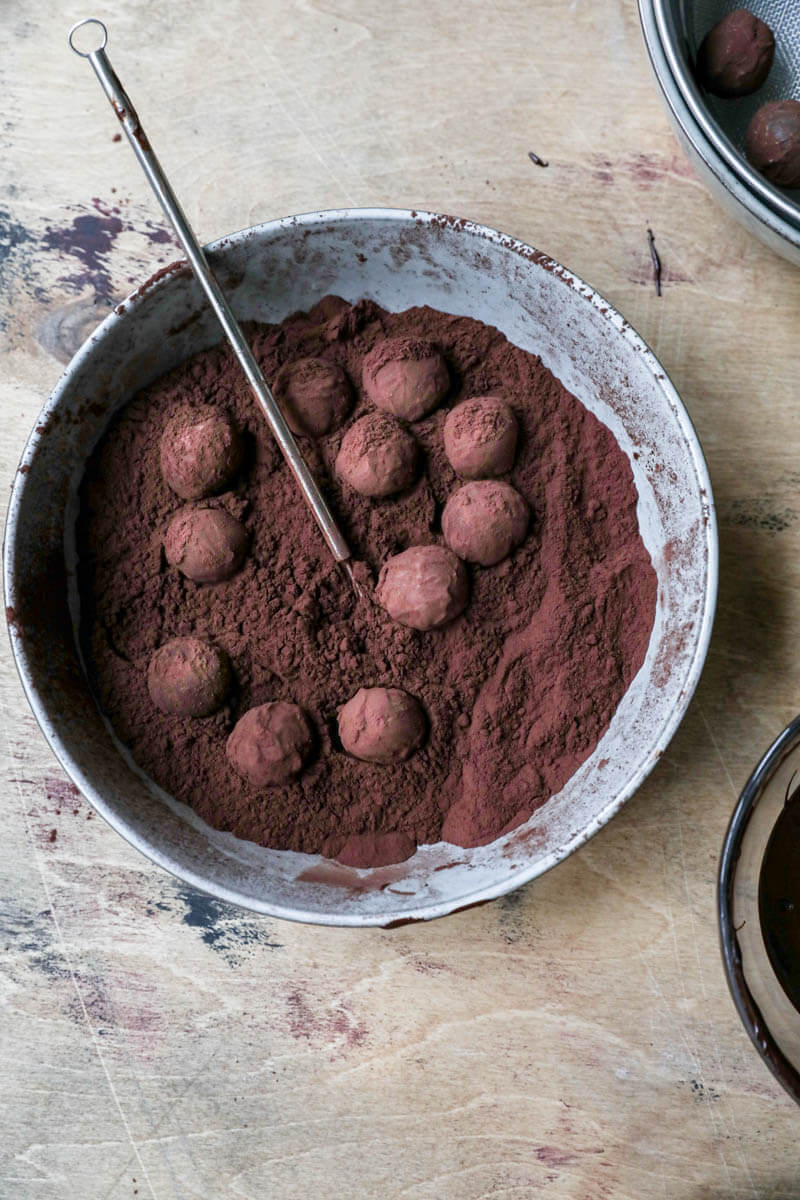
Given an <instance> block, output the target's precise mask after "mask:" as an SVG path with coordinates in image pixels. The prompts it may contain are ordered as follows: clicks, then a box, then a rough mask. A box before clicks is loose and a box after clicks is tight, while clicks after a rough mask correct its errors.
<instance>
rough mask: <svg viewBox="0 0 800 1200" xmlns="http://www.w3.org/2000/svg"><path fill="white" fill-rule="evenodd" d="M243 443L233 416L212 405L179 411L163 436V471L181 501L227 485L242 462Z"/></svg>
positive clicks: (212, 491) (165, 480)
mask: <svg viewBox="0 0 800 1200" xmlns="http://www.w3.org/2000/svg"><path fill="white" fill-rule="evenodd" d="M243 453H244V446H243V443H242V438H241V435H240V434H239V431H238V430H237V429H236V428H235V426H234V425H233V423H232V422H231V420H230V418H229V417H228V416H227V415H226V414H225V413H220V412H218V411H217V410H216V409H214V408H212V407H211V406H210V405H209V406H205V407H203V408H199V409H189V410H187V411H185V412H179V413H176V415H175V416H174V417H172V418H171V420H169V421H168V422H167V425H166V428H165V429H164V432H163V434H162V436H161V446H160V458H161V474H162V475H163V476H164V482H165V483H166V484H167V486H168V487H170V488H171V489H172V491H173V492H175V494H176V495H177V496H180V498H181V499H182V500H201V499H203V497H205V496H212V495H213V494H214V492H219V491H221V490H222V488H224V487H225V484H226V483H228V482H229V481H230V480H231V479H232V478H233V476H234V475H235V474H236V472H237V471H238V470H239V467H240V466H241V465H242V458H243Z"/></svg>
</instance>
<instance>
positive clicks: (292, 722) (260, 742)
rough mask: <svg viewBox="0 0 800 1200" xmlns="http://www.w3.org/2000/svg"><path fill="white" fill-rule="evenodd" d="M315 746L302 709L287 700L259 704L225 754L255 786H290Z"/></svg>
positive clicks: (240, 723)
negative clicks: (287, 782)
mask: <svg viewBox="0 0 800 1200" xmlns="http://www.w3.org/2000/svg"><path fill="white" fill-rule="evenodd" d="M313 743H314V737H313V734H312V732H311V726H310V725H309V723H308V718H307V717H306V715H305V713H304V712H303V710H302V708H298V706H297V705H296V704H288V703H287V702H286V701H285V700H274V701H270V703H268V704H259V706H258V707H257V708H251V709H249V711H248V712H246V713H245V714H244V716H243V717H240V718H239V720H238V721H237V722H236V724H235V725H234V727H233V733H232V734H231V736H230V737H229V738H228V742H227V745H226V747H225V752H226V754H227V755H228V759H229V761H230V764H231V766H232V767H233V769H234V770H235V771H236V772H237V773H238V774H239V775H241V776H242V778H243V779H246V780H247V782H248V783H251V784H252V785H253V787H266V786H268V785H270V784H276V783H286V781H287V780H288V779H291V778H292V776H293V775H297V774H298V772H300V771H302V769H303V767H304V766H305V764H306V762H307V761H308V757H309V755H310V753H311V749H312V746H313Z"/></svg>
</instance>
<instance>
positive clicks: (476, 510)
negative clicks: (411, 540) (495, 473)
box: [442, 479, 528, 567]
mask: <svg viewBox="0 0 800 1200" xmlns="http://www.w3.org/2000/svg"><path fill="white" fill-rule="evenodd" d="M527 529H528V506H527V504H526V503H525V501H524V500H523V499H522V496H520V494H519V492H518V491H517V490H516V488H513V487H512V486H511V484H510V483H502V482H501V481H500V480H496V479H481V480H476V481H474V482H472V483H465V484H464V485H463V487H460V488H459V489H458V491H456V492H453V494H452V496H451V497H450V499H449V500H448V501H447V504H446V505H445V506H444V512H443V513H442V533H443V534H444V540H445V541H446V542H447V544H448V546H449V547H450V549H451V550H453V551H454V552H455V553H456V554H457V555H458V556H459V558H463V559H465V560H466V561H467V562H472V563H479V564H480V565H481V566H483V567H491V566H494V564H495V563H499V562H500V561H501V559H504V558H506V557H507V556H508V555H509V554H510V553H511V551H512V550H513V549H514V548H515V547H516V546H519V544H520V543H521V542H522V541H523V539H524V537H525V534H526V532H527Z"/></svg>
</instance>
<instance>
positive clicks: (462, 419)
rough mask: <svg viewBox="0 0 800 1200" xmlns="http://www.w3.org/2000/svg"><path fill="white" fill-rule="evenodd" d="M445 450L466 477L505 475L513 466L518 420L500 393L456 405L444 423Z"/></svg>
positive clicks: (451, 462) (453, 465)
mask: <svg viewBox="0 0 800 1200" xmlns="http://www.w3.org/2000/svg"><path fill="white" fill-rule="evenodd" d="M443 437H444V452H445V454H446V455H447V457H448V459H449V461H450V466H451V467H452V468H453V470H454V471H455V472H456V473H457V474H458V475H460V476H461V477H462V478H463V479H485V478H486V477H487V476H488V475H504V474H505V473H506V471H510V470H511V468H512V467H513V465H514V454H515V453H516V449H517V419H516V417H515V416H514V414H513V412H512V411H511V409H510V408H509V407H508V405H507V404H505V403H504V402H503V401H502V400H501V399H500V397H499V396H474V397H473V398H472V399H471V400H464V401H463V402H462V403H461V404H457V405H456V407H455V408H454V409H452V410H451V411H450V412H449V413H448V414H447V418H446V420H445V423H444V434H443Z"/></svg>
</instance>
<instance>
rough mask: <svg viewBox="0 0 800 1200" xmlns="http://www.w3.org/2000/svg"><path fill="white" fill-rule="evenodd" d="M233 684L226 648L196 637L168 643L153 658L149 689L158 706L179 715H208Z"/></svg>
mask: <svg viewBox="0 0 800 1200" xmlns="http://www.w3.org/2000/svg"><path fill="white" fill-rule="evenodd" d="M230 686H231V664H230V661H229V659H228V656H227V654H226V653H225V651H224V650H220V649H219V647H218V646H212V645H211V644H210V643H209V642H204V641H201V640H200V638H195V637H178V638H173V639H172V640H171V641H169V642H166V643H165V644H164V645H163V646H161V647H160V648H159V649H158V650H156V652H155V654H154V655H153V657H152V658H151V659H150V666H149V667H148V669H147V688H148V691H149V692H150V696H151V699H152V701H153V703H154V704H155V706H156V708H159V709H161V711H162V712H163V713H170V714H172V715H174V716H178V717H208V716H210V715H211V713H213V712H216V711H217V709H218V708H219V707H220V705H221V704H222V702H223V701H224V699H225V697H226V696H227V694H228V691H229V689H230Z"/></svg>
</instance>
